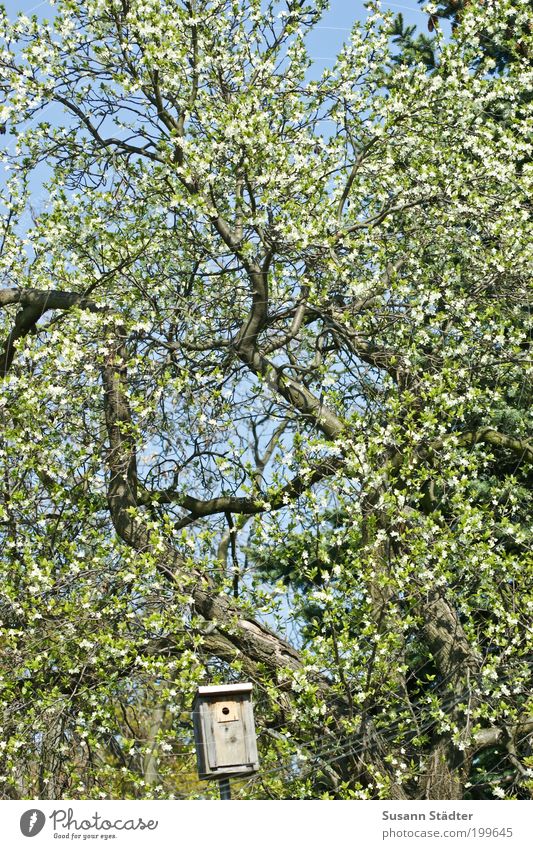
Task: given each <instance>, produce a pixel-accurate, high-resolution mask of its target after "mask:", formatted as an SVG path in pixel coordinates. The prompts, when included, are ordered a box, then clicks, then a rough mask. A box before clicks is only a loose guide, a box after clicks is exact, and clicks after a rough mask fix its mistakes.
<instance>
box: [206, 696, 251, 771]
mask: <svg viewBox="0 0 533 849" xmlns="http://www.w3.org/2000/svg"><path fill="white" fill-rule="evenodd" d="M251 690H252V685H251V684H243V685H239V684H233V685H225V686H224V685H223V686H221V687H200V688H199V690H198V692H197V694H196V697H195V699H194V704H193V723H194V735H195V740H196V753H197V762H198V774H199V776H200V778H201V779H209V778H216V779H220V778H222V777H225V776H230V775H249V774H250V773H253V772H256V771H257V769H258V767H259V762H258V756H257V743H256V738H255V725H254V718H253V708H252V701H251Z"/></svg>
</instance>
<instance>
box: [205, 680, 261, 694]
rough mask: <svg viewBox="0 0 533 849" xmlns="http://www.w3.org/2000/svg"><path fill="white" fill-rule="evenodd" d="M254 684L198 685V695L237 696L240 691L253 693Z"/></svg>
mask: <svg viewBox="0 0 533 849" xmlns="http://www.w3.org/2000/svg"><path fill="white" fill-rule="evenodd" d="M252 689H253V684H248V683H247V684H214V685H211V686H209V687H198V692H197V694H196V695H197V696H209V697H212V696H235V695H237V694H238V693H251V692H252Z"/></svg>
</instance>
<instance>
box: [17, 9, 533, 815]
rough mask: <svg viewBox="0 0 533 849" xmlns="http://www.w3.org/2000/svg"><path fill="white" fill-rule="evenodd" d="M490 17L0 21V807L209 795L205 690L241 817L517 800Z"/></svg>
mask: <svg viewBox="0 0 533 849" xmlns="http://www.w3.org/2000/svg"><path fill="white" fill-rule="evenodd" d="M528 5H529V4H528V3H527V2H526V0H498V2H495V0H487V2H485V3H484V4H483V6H482V7H479V8H477V7H476V9H475V10H473V9H471V8H470V7H469V6H467V7H466V8H465V10H464V13H463V14H462V16H461V21H460V25H458V26H457V27H456V29H455V30H454V34H453V38H452V40H451V41H446V39H444V38H443V37H442V35H441V34H440V32H439V28H438V24H435V27H434V34H433V35H434V38H435V43H434V50H435V56H436V62H435V67H434V68H432V69H428V67H427V66H426V65H425V64H424V63H423V62H419V63H417V62H416V61H414V60H412V58H410V59H409V60H408V59H407V58H406V59H405V61H403V60H402V58H401V56H400V58H399V59H398V57H397V56H396V59H395V58H394V56H395V53H397V50H396V48H395V47H394V45H393V44H392V32H393V31H392V17H391V16H390V15H389V14H388V13H382V12H380V10H379V8H378V7H377V6H374V5H372V4H371V5H370V7H369V9H368V14H367V19H366V21H365V22H364V23H360V22H356V23H355V24H354V27H353V30H352V32H351V34H350V36H349V38H348V39H347V41H346V43H345V45H344V47H343V48H342V49H341V51H340V53H339V56H338V58H337V59H336V61H335V62H334V63H333V64H332V67H331V68H329V69H328V70H326V71H325V72H324V73H323V74H322V75H321V76H319V77H318V78H316V77H314V76H313V69H312V66H311V62H310V59H309V57H308V53H307V50H306V46H305V40H306V35H307V33H308V32H309V30H310V29H311V28H312V27H313V26H314V25H316V24H317V22H318V21H319V18H320V15H321V14H322V12H323V10H324V5H323V3H322V2H317V3H311V2H310V3H307V2H305V1H304V0H288V2H287V3H285V4H284V3H271V4H268V3H260V2H258V0H238V2H237V1H236V0H88V2H85V3H83V4H79V3H77V2H73V0H58V2H57V4H55V6H54V9H53V19H52V21H51V22H48V23H46V22H44V23H43V21H38V20H37V19H29V18H27V17H25V16H19V18H18V19H17V20H15V21H13V22H10V21H9V20H8V18H7V16H6V14H5V13H3V14H2V17H1V21H0V26H1V30H2V48H1V52H0V65H1V68H2V77H1V82H0V87H1V89H0V90H1V91H2V93H3V96H4V105H3V106H2V108H1V112H0V122H1V123H2V125H3V126H4V127H5V129H6V133H5V136H4V138H5V140H6V149H5V151H4V153H3V161H4V164H5V166H6V169H7V171H6V173H7V179H6V181H5V187H4V190H3V194H2V209H1V213H2V236H1V245H2V254H1V258H0V263H1V266H0V267H1V273H2V288H1V289H0V307H1V308H2V309H1V323H2V332H3V336H2V340H1V351H0V365H1V371H2V384H1V390H0V393H1V394H0V407H1V416H2V427H1V429H0V443H1V444H0V463H1V475H0V490H1V501H0V534H1V536H2V565H1V572H2V584H1V590H0V593H1V594H0V618H1V623H0V625H1V629H2V641H1V644H0V658H1V669H0V674H1V678H0V684H1V689H0V708H1V716H2V723H1V724H2V727H3V731H2V734H1V735H0V773H1V776H2V777H1V786H2V792H3V795H4V797H5V798H10V797H13V798H19V797H24V796H35V795H40V796H43V797H48V798H61V797H62V796H67V797H69V798H76V797H79V798H87V797H98V796H102V797H105V796H110V797H113V796H115V797H128V798H143V797H144V798H165V797H168V796H191V795H195V794H198V793H204V794H205V793H207V794H208V795H209V792H210V790H209V789H207V790H205V789H202V788H200V789H199V785H198V784H197V783H196V782H195V779H194V764H193V762H192V758H193V756H192V755H191V750H192V742H191V733H190V727H191V724H190V715H189V710H190V703H191V701H192V695H193V692H194V690H195V688H196V686H197V684H198V683H199V682H203V683H206V682H208V681H213V682H216V681H222V680H224V681H232V680H240V679H250V680H252V681H253V682H254V683H255V700H256V714H257V721H258V731H259V746H260V753H261V758H262V769H261V772H260V773H259V775H258V776H257V777H256V778H255V779H253V780H252V781H248V782H247V783H241V785H239V786H238V787H237V792H238V793H240V794H241V795H242V796H243V797H244V798H251V797H255V798H304V797H320V798H394V799H416V798H433V799H435V798H443V799H447V798H463V797H465V796H466V797H481V798H492V797H494V796H496V797H499V796H502V797H503V796H508V797H518V798H524V797H527V796H528V793H529V792H530V788H531V777H530V776H531V766H532V760H531V751H530V748H529V741H530V735H531V732H532V731H533V706H532V704H531V695H530V694H531V661H532V656H533V649H532V643H531V636H532V634H533V617H532V614H533V596H532V589H533V568H532V567H533V563H532V560H531V542H532V539H531V528H530V524H529V520H530V519H531V495H530V491H529V490H530V484H531V480H532V471H531V469H532V463H533V443H532V442H531V441H530V437H529V435H530V433H531V377H532V371H533V370H532V361H531V326H532V319H531V289H530V282H529V281H530V278H529V276H528V275H529V273H530V267H529V257H528V251H527V236H528V226H529V221H530V217H531V189H532V185H531V184H532V169H531V159H530V157H531V110H530V105H529V104H528V97H527V91H528V86H530V84H531V70H530V68H529V63H528V61H527V59H526V57H525V56H524V55H522V54H521V53H518V54H517V55H516V57H515V58H514V60H513V61H512V62H511V63H509V65H508V67H507V68H506V70H505V73H502V74H500V73H494V61H495V60H494V59H493V58H492V56H491V55H488V54H487V53H486V52H483V49H482V45H480V42H479V38H478V37H477V33H479V32H480V31H481V29H482V30H483V32H488V33H490V34H491V39H492V41H491V43H492V44H501V49H502V51H504V50H510V49H511V47H510V46H509V45H508V44H507V41H506V39H508V38H509V36H508V26H507V21H508V20H509V19H510V18H511V17H512V20H513V21H514V22H517V21H518V24H520V26H521V32H522V31H523V32H525V33H527V32H528V26H526V24H527V23H528V21H529V18H528V15H530V11H529V10H528ZM518 24H517V25H518Z"/></svg>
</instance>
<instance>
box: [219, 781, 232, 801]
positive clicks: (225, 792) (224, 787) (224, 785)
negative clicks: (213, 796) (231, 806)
mask: <svg viewBox="0 0 533 849" xmlns="http://www.w3.org/2000/svg"><path fill="white" fill-rule="evenodd" d="M218 786H219V787H220V798H221V799H231V787H230V783H229V778H221V779H220V781H219V782H218Z"/></svg>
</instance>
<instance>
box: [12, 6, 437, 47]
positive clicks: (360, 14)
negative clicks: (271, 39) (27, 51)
mask: <svg viewBox="0 0 533 849" xmlns="http://www.w3.org/2000/svg"><path fill="white" fill-rule="evenodd" d="M3 5H4V6H5V7H6V10H7V12H8V14H9V16H10V17H14V16H15V15H16V14H17V12H25V13H26V14H33V13H35V14H37V15H39V16H43V17H46V16H47V15H50V14H51V13H52V11H53V7H52V6H51V5H50V3H49V0H41V2H39V3H36V2H35V0H4V3H3ZM383 8H389V9H392V10H393V11H394V12H401V13H402V14H403V16H404V19H405V21H406V22H407V23H410V24H413V23H414V24H418V26H419V27H420V28H421V29H423V30H426V27H427V15H425V14H424V13H423V12H422V11H421V10H420V6H419V5H418V3H417V0H403V2H401V0H399V2H397V3H395V2H390V3H388V2H386V0H383ZM365 14H366V11H365V8H364V5H363V0H331V2H330V8H329V11H328V12H326V14H325V15H324V17H323V19H322V21H321V24H320V26H319V27H318V28H317V30H316V32H315V33H314V34H313V36H312V38H311V39H310V45H311V46H312V49H313V55H314V56H315V55H316V57H317V59H318V57H321V58H320V59H319V60H318V61H322V57H324V58H326V57H330V58H331V57H334V56H335V54H336V52H337V50H338V48H339V47H340V45H341V44H342V42H343V39H344V38H345V37H346V36H347V34H348V32H349V29H350V26H351V24H352V23H353V21H354V20H356V19H357V18H364V17H365Z"/></svg>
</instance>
